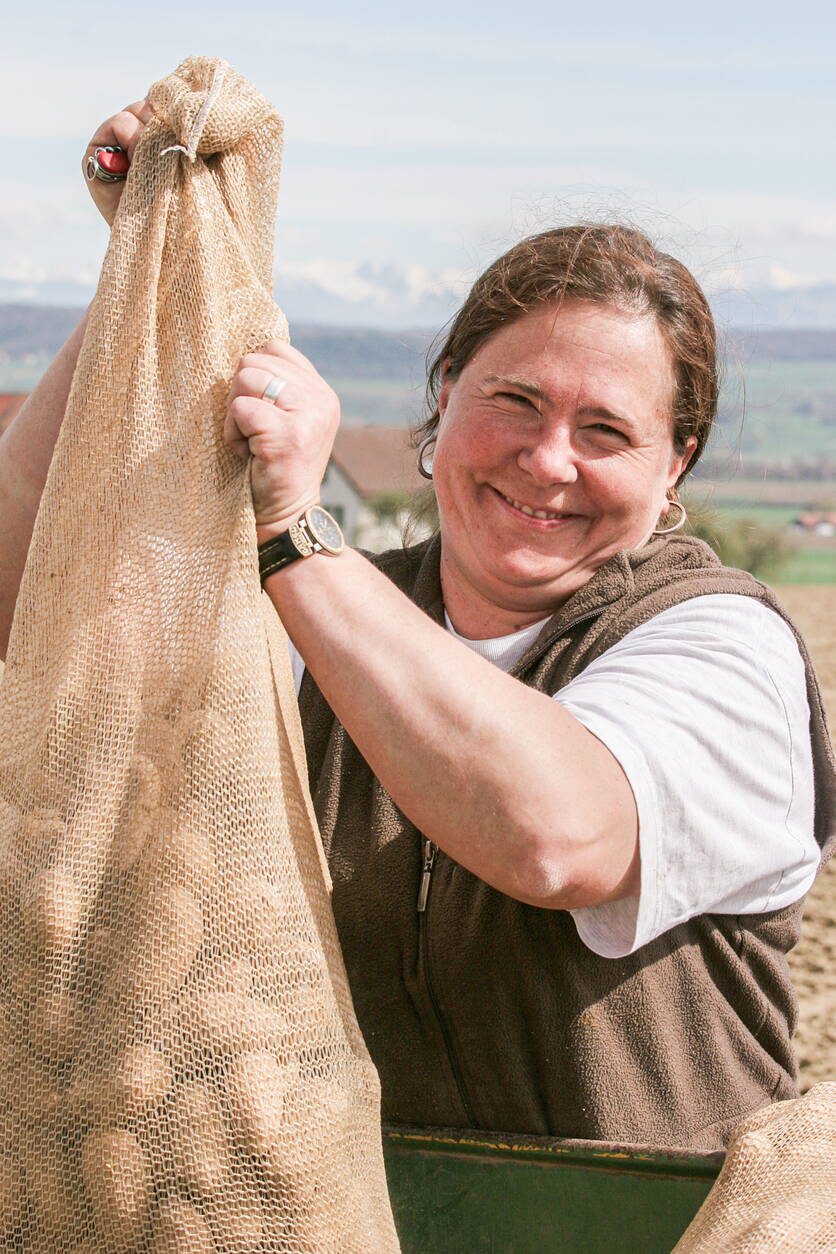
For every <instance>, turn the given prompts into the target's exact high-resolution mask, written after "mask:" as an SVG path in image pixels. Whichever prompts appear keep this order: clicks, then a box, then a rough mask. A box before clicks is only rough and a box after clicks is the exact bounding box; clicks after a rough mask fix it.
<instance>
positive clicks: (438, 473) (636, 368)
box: [433, 300, 696, 634]
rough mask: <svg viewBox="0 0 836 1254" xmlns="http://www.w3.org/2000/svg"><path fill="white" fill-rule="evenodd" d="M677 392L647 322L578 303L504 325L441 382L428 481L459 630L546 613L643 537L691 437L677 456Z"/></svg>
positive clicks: (662, 347) (657, 335) (657, 336)
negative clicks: (673, 421)
mask: <svg viewBox="0 0 836 1254" xmlns="http://www.w3.org/2000/svg"><path fill="white" fill-rule="evenodd" d="M673 392H674V379H673V371H672V366H671V360H670V353H669V350H668V348H667V345H666V344H665V341H664V339H663V336H662V333H661V331H660V330H659V327H658V324H657V322H656V320H655V319H654V318H652V317H650V316H644V315H642V316H637V315H633V314H628V313H624V312H622V311H621V310H618V309H615V308H612V307H610V306H607V305H599V304H594V303H592V302H588V301H577V300H571V301H565V302H564V303H563V304H562V305H561V306H554V305H547V306H543V307H542V308H540V309H537V310H536V311H534V312H533V313H529V314H526V315H524V316H523V317H521V318H519V319H517V320H516V321H515V322H513V323H511V324H510V325H508V326H506V327H503V328H502V330H500V331H497V332H496V333H495V334H494V335H493V336H492V337H491V338H490V339H489V340H488V341H487V342H486V343H484V344H483V345H482V346H481V347H480V348H479V350H478V351H477V353H476V354H475V355H474V357H473V358H472V359H471V360H470V361H469V362H468V363H467V365H466V366H465V368H464V369H463V370H462V372H461V374H460V375H458V376H457V377H456V378H455V379H452V380H448V381H447V382H446V383H445V385H444V387H443V389H442V393H441V397H440V401H439V412H440V414H441V421H440V424H439V430H438V441H437V444H436V448H435V455H434V459H433V479H434V481H435V490H436V495H437V497H438V504H439V514H440V519H441V534H442V583H443V587H444V596H445V602H446V604H447V607H448V611H449V613H450V615H451V617H452V619H453V622H454V624H455V625H456V626H457V627H458V628H459V630H461V631H463V632H464V633H465V634H475V633H474V630H473V628H474V619H475V620H476V621H481V622H482V623H483V624H484V626H485V627H486V631H487V634H501V633H500V632H499V631H497V630H496V629H495V628H496V625H497V624H498V623H500V622H503V621H504V620H502V618H501V616H502V614H510V615H511V618H512V620H513V621H512V622H509V623H504V626H505V627H506V629H507V630H509V631H510V630H512V629H513V627H514V626H515V625H519V626H523V625H524V624H525V623H526V622H533V621H535V620H536V618H538V617H539V618H542V617H544V616H545V615H547V614H549V613H552V612H554V610H555V609H556V608H557V606H558V605H560V604H561V603H562V602H563V601H565V600H566V599H567V597H569V596H570V595H571V594H572V593H573V592H574V591H576V589H577V588H579V587H581V585H583V584H584V583H586V581H587V580H588V579H589V578H590V576H591V575H592V574H593V572H594V571H595V570H596V569H597V568H598V567H599V566H601V565H602V564H603V563H604V562H606V561H607V559H608V558H610V557H611V556H612V555H613V554H614V553H616V552H618V551H619V550H620V549H631V548H636V547H638V546H639V545H641V544H642V543H644V541H645V540H646V539H647V538H648V536H649V535H650V533H651V532H652V531H653V529H654V527H655V526H656V525H657V522H658V519H659V516H660V514H661V513H662V512H663V511H664V509H665V498H666V492H667V490H668V488H669V487H671V486H672V485H673V484H674V483H675V482H676V480H677V478H678V477H679V475H680V473H681V471H682V470H683V468H684V466H685V464H686V463H687V461H688V457H689V456H690V453H691V451H692V447H693V445H694V444H695V443H696V441H694V440H692V441H691V447H689V449H688V451H687V453H686V454H685V455H684V456H683V455H680V454H677V453H675V452H674V449H673V441H672V430H671V405H672V399H673ZM491 610H496V611H499V618H496V615H494V618H496V623H494V622H493V621H492V617H491V613H490V611H491Z"/></svg>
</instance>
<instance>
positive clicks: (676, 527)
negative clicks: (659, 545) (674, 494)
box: [651, 501, 688, 536]
mask: <svg viewBox="0 0 836 1254" xmlns="http://www.w3.org/2000/svg"><path fill="white" fill-rule="evenodd" d="M672 505H675V506H676V508H677V509H678V510H681V511H682V513H681V514H680V515H679V518H677V520H676V522H675V523H674V525H673V526H672V527H662V529H661V530H658V529H657V530H656V531H653V532H651V535H654V536H667V535H670V533H671V532H672V531H679V528H680V527H684V526H685V521H686V519H687V518H688V515H687V514H686V513H685V506H684V505H683V504H682V502H681V501H668V509H666V510H665V513H666V514H667V512H668V510H669V509H670V508H671V506H672Z"/></svg>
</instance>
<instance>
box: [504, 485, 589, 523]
mask: <svg viewBox="0 0 836 1254" xmlns="http://www.w3.org/2000/svg"><path fill="white" fill-rule="evenodd" d="M494 492H496V494H497V496H500V497H501V498H502V500H503V501H504V502H505V504H506V505H510V506H511V508H512V509H514V510H517V512H518V513H520V514H524V515H525V516H526V518H537V519H541V520H542V521H543V522H561V521H564V520H565V519H567V518H575V517H576V515H575V514H562V513H558V512H557V511H556V510H552V509H540V508H539V507H537V506H535V505H526V503H525V502H524V501H518V500H517V499H516V498H515V497H513V496H506V494H505V493H504V492H500V491H499V489H498V488H494Z"/></svg>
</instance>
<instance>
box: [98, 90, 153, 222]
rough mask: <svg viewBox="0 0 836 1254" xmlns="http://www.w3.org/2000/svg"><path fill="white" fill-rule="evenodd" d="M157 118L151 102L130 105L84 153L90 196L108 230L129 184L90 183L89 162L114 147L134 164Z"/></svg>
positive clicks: (104, 127) (102, 129)
mask: <svg viewBox="0 0 836 1254" xmlns="http://www.w3.org/2000/svg"><path fill="white" fill-rule="evenodd" d="M153 116H154V115H153V112H152V110H151V106H150V105H149V104H148V102H147V101H146V100H137V101H136V103H135V104H130V105H128V106H127V108H125V109H123V110H122V111H121V113H115V114H114V115H113V117H112V118H108V120H107V121H106V122H102V124H101V126H100V127H99V129H98V130H97V131H96V133H95V135H94V136H93V138H92V139H91V140H90V143H89V144H88V145H87V147H86V149H85V151H84V156H83V157H82V159H81V169H82V171H83V172H84V181H85V182H86V184H87V187H88V189H89V192H90V195H91V196H92V197H93V200H94V202H95V205H96V208H97V209H98V211H99V213H100V214H101V215H102V217H103V218H104V220H105V222H107V224H108V226H113V219H114V218H115V217H116V210H117V209H118V208H119V200H120V198H121V196H122V189H123V188H124V186H125V184H124V181H122V182H119V183H105V182H103V181H102V180H101V179H97V178H92V179H88V178H87V173H86V171H87V160H88V158H89V157H91V156H92V155H93V153H94V152H95V151H96V149H97V148H106V147H108V146H111V145H114V146H118V147H119V148H124V149H125V152H126V153H127V156H128V161H129V162H131V161H133V156H134V149H135V148H136V146H137V144H138V143H139V137H140V135H141V134H142V132H143V131H144V130H145V126H146V124H147V123H148V122H150V121H151V118H152V117H153Z"/></svg>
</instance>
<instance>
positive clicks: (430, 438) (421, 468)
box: [418, 435, 436, 479]
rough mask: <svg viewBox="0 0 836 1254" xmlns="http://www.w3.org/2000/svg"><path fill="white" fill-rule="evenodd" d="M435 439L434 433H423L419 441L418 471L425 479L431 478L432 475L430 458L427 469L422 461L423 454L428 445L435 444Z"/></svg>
mask: <svg viewBox="0 0 836 1254" xmlns="http://www.w3.org/2000/svg"><path fill="white" fill-rule="evenodd" d="M435 441H436V437H435V435H425V436H424V438H423V440H422V441H421V443H420V444H419V445H418V473H419V475H423V476H424V478H425V479H432V477H433V463H432V458H430V466H429V470H428V469H427V467H426V465H425V463H424V455H425V453H426V452H427V449H428V448H429V447H430V445H431V444H435Z"/></svg>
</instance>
